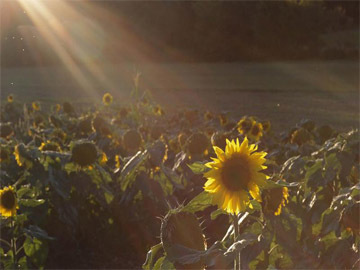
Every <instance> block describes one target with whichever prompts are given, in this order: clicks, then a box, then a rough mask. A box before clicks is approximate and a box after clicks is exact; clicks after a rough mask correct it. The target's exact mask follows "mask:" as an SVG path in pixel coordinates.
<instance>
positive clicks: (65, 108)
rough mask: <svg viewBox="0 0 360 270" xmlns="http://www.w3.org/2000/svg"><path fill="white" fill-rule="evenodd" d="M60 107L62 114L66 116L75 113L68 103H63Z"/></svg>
mask: <svg viewBox="0 0 360 270" xmlns="http://www.w3.org/2000/svg"><path fill="white" fill-rule="evenodd" d="M62 107H63V112H64V113H66V114H69V115H71V114H74V113H75V109H74V107H73V105H71V103H69V102H67V101H65V102H64V103H63V106H62Z"/></svg>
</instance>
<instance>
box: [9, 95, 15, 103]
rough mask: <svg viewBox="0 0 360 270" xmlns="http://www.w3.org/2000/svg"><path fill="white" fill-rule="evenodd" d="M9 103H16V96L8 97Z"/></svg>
mask: <svg viewBox="0 0 360 270" xmlns="http://www.w3.org/2000/svg"><path fill="white" fill-rule="evenodd" d="M7 101H8V102H9V103H13V101H14V96H13V95H11V94H10V95H8V97H7Z"/></svg>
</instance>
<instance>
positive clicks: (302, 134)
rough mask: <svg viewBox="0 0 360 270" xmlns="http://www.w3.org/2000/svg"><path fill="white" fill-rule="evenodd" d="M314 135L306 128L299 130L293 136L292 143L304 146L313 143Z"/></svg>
mask: <svg viewBox="0 0 360 270" xmlns="http://www.w3.org/2000/svg"><path fill="white" fill-rule="evenodd" d="M312 139H313V136H312V134H311V133H310V132H309V131H307V130H306V129H304V128H299V129H297V130H295V131H294V132H293V133H292V134H291V139H290V142H291V143H293V144H297V145H299V146H300V145H302V144H305V143H308V142H311V140H312Z"/></svg>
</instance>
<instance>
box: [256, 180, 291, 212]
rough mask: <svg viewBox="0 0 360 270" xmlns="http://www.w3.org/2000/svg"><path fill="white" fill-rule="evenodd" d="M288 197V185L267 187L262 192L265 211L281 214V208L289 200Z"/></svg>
mask: <svg viewBox="0 0 360 270" xmlns="http://www.w3.org/2000/svg"><path fill="white" fill-rule="evenodd" d="M288 197H289V192H288V189H287V187H277V188H272V189H265V190H264V191H263V193H262V194H261V198H262V203H261V206H262V209H263V211H264V213H265V214H270V215H275V216H278V215H280V214H281V208H282V207H283V206H285V204H286V203H288V202H289V200H288Z"/></svg>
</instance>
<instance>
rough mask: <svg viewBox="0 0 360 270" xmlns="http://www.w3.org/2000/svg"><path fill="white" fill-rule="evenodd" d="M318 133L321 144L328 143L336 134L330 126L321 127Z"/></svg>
mask: <svg viewBox="0 0 360 270" xmlns="http://www.w3.org/2000/svg"><path fill="white" fill-rule="evenodd" d="M316 131H317V134H318V135H319V138H320V140H321V142H325V141H327V140H328V139H330V138H331V137H333V135H334V133H335V131H334V130H333V128H332V127H331V126H329V125H323V126H320V127H319V128H318V129H317V130H316Z"/></svg>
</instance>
